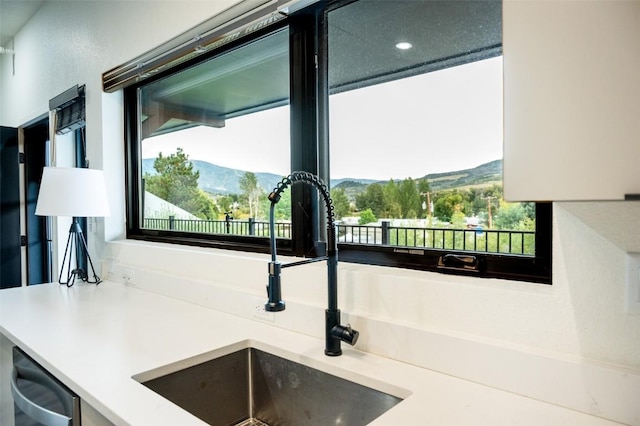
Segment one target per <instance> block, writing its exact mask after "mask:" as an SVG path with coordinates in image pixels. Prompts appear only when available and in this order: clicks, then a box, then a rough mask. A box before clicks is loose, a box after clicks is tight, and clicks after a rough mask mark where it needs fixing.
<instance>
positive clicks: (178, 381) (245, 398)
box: [134, 347, 402, 426]
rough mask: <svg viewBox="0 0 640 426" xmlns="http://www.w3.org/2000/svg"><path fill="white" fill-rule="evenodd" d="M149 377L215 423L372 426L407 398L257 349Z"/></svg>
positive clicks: (168, 395) (146, 383) (159, 389)
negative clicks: (371, 423) (368, 425)
mask: <svg viewBox="0 0 640 426" xmlns="http://www.w3.org/2000/svg"><path fill="white" fill-rule="evenodd" d="M145 376H146V377H148V376H149V375H148V374H142V375H139V377H137V378H136V379H137V380H138V381H140V382H141V383H142V384H143V385H144V386H146V387H148V388H149V389H151V390H153V391H154V392H156V393H158V394H160V395H161V396H163V397H164V398H166V399H168V400H170V401H172V402H173V403H174V404H176V405H178V406H180V407H181V408H183V409H185V410H187V411H188V412H190V413H191V414H193V415H195V416H196V417H198V418H200V419H201V420H203V421H205V422H207V423H208V424H210V425H215V426H217V425H220V426H240V425H242V426H245V425H246V426H250V425H252V426H254V425H255V426H264V425H267V426H280V425H296V426H297V425H303V424H304V425H310V426H313V425H349V426H358V425H366V424H368V423H370V422H371V421H373V420H374V419H375V418H377V417H379V416H380V415H382V414H383V413H384V412H386V411H387V410H389V409H390V408H392V407H393V406H395V405H396V404H398V403H399V402H401V401H402V399H401V398H399V397H396V396H393V395H390V394H388V393H385V392H382V391H379V390H375V389H372V388H370V387H367V386H363V385H361V384H358V383H355V382H352V381H350V380H345V379H343V378H341V377H338V376H335V375H332V374H329V373H325V372H323V371H320V370H317V369H314V368H311V367H308V366H305V365H304V364H300V363H297V362H294V361H290V360H288V359H285V358H282V357H280V356H276V355H273V354H271V353H269V352H265V351H263V350H260V349H256V348H254V347H247V348H243V349H240V350H236V351H234V352H232V353H228V354H225V355H222V356H219V357H216V358H214V359H211V360H208V361H203V362H200V363H198V364H196V365H192V366H189V367H186V368H182V369H180V370H178V371H174V372H171V373H167V374H164V375H161V376H160V377H155V378H152V379H145V378H144V377H145ZM134 378H135V377H134Z"/></svg>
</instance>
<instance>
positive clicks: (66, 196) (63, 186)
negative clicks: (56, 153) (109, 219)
mask: <svg viewBox="0 0 640 426" xmlns="http://www.w3.org/2000/svg"><path fill="white" fill-rule="evenodd" d="M109 214H110V212H109V204H108V202H107V185H106V184H105V179H104V173H103V171H102V170H94V169H83V168H65V167H45V168H44V170H43V172H42V182H41V183H40V192H39V193H38V203H37V204H36V215H38V216H75V217H104V216H109Z"/></svg>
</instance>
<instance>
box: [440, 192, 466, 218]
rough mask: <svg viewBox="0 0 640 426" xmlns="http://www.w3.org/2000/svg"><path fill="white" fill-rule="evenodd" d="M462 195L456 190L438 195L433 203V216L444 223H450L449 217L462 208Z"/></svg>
mask: <svg viewBox="0 0 640 426" xmlns="http://www.w3.org/2000/svg"><path fill="white" fill-rule="evenodd" d="M462 203H463V198H462V194H461V193H460V192H459V191H458V190H452V191H447V192H443V193H439V194H438V199H437V200H436V202H435V203H434V206H433V209H434V210H435V212H434V214H435V216H436V217H437V218H438V219H440V220H441V221H444V222H451V217H452V216H453V214H454V213H455V212H457V211H461V210H462V208H463V205H462Z"/></svg>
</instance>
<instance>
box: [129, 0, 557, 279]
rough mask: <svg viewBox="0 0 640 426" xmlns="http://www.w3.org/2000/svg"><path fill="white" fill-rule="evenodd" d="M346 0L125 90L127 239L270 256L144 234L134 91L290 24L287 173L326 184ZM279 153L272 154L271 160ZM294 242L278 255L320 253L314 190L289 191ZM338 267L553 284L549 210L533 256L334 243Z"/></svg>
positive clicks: (222, 243) (259, 245)
mask: <svg viewBox="0 0 640 426" xmlns="http://www.w3.org/2000/svg"><path fill="white" fill-rule="evenodd" d="M348 3H351V0H347V1H336V2H319V3H316V4H313V5H311V6H308V7H306V8H304V9H302V10H299V11H297V12H295V13H292V14H291V15H289V16H287V17H286V19H284V20H282V21H279V22H277V23H275V24H273V25H270V26H265V27H264V28H263V29H261V30H259V31H255V32H253V33H251V34H250V35H248V36H246V37H243V38H239V39H238V40H236V41H234V42H231V43H228V44H227V45H225V46H222V47H221V48H219V49H216V50H213V51H212V52H210V53H208V54H205V55H202V56H198V57H195V58H192V59H190V60H187V61H185V62H183V63H181V64H180V65H179V66H176V67H174V68H172V69H170V70H167V71H165V72H160V73H158V74H157V75H155V76H154V77H152V78H149V79H145V80H144V81H141V82H139V83H136V84H133V85H130V86H128V87H125V88H124V89H123V91H124V104H125V108H124V110H125V145H126V146H125V153H126V154H125V168H126V191H127V197H126V215H127V226H126V235H127V238H129V239H135V240H145V241H154V242H163V243H173V244H180V245H191V246H200V247H210V248H219V249H228V250H239V251H249V252H257V253H269V249H270V248H269V240H268V238H262V237H245V236H239V235H229V234H200V233H188V232H179V231H162V230H153V229H145V228H143V227H142V226H141V223H140V218H141V214H140V202H139V200H140V194H141V191H142V190H143V188H141V187H140V186H141V180H140V179H139V176H140V173H141V158H140V154H139V152H140V150H139V143H140V142H139V139H138V108H139V107H140V105H139V102H138V95H137V94H138V89H139V88H140V87H142V86H144V85H146V84H149V83H152V82H153V81H155V80H156V79H159V78H163V77H165V76H167V75H170V74H173V73H176V72H179V71H181V70H183V69H186V68H188V67H190V66H193V65H195V64H198V63H200V62H202V61H203V60H207V59H210V58H212V57H215V56H217V55H220V54H222V53H224V52H227V51H228V50H231V49H235V48H237V47H239V46H242V45H243V44H246V43H248V42H251V41H253V40H255V39H257V38H259V37H262V36H264V35H267V34H269V33H271V32H274V31H277V30H279V29H282V28H283V27H286V26H288V28H289V43H290V44H289V49H290V53H289V57H290V111H291V154H290V155H291V171H293V170H301V171H306V172H310V173H313V174H316V175H318V176H319V177H321V178H322V179H323V180H325V181H326V182H328V181H329V176H330V173H329V171H330V170H329V129H328V111H329V106H328V100H329V87H328V64H327V58H328V55H327V49H328V41H327V33H328V31H327V13H328V12H329V11H330V10H332V9H334V8H336V7H340V6H342V5H345V4H348ZM276 155H277V154H276ZM289 190H290V191H291V202H292V206H299V207H300V208H293V209H292V212H291V215H292V217H291V219H292V220H291V222H292V230H291V239H278V240H277V249H278V252H279V254H281V255H289V256H299V257H313V256H318V255H321V254H323V253H324V243H323V241H324V238H323V237H324V234H325V232H324V222H325V219H324V214H323V206H322V205H319V202H318V196H317V193H316V191H315V189H314V188H312V187H310V186H308V185H293V186H292V187H291V188H290V189H289ZM338 253H339V259H340V261H341V262H348V263H358V264H366V265H376V266H386V267H395V268H403V269H413V270H421V271H434V272H441V273H450V274H461V275H468V276H475V277H482V278H499V279H507V280H517V281H527V282H535V283H544V284H551V278H552V274H551V266H552V261H551V260H552V204H551V203H549V202H544V203H543V202H537V203H536V243H535V256H526V255H513V254H508V255H504V254H496V253H484V252H468V251H465V252H460V251H453V250H437V249H417V250H399V247H391V246H380V245H367V244H354V243H340V242H339V243H338ZM445 255H464V256H469V255H471V256H474V257H475V258H476V261H477V264H478V265H479V267H478V268H477V269H474V270H469V269H466V268H455V267H453V268H452V267H443V265H442V262H441V260H442V259H443V256H445Z"/></svg>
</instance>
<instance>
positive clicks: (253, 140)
mask: <svg viewBox="0 0 640 426" xmlns="http://www.w3.org/2000/svg"><path fill="white" fill-rule="evenodd" d="M329 108H330V118H329V122H330V146H331V160H330V161H331V178H332V179H338V178H346V177H351V178H363V179H380V180H387V179H404V178H408V177H411V178H414V179H415V178H419V177H422V176H424V175H426V174H429V173H439V172H447V171H455V170H461V169H466V168H470V167H475V166H478V165H480V164H483V163H486V162H489V161H493V160H496V159H499V158H502V58H501V57H498V58H493V59H488V60H484V61H479V62H475V63H472V64H467V65H463V66H459V67H454V68H448V69H446V70H442V71H435V72H431V73H429V74H423V75H420V76H415V77H410V78H405V79H402V80H396V81H393V82H389V83H384V84H379V85H376V86H370V87H367V88H364V89H358V90H352V91H349V92H344V93H341V94H337V95H333V96H331V98H330V106H329ZM177 147H181V148H183V149H184V151H185V152H186V153H187V154H188V155H189V158H190V159H191V160H204V161H209V162H211V163H214V164H217V165H220V166H225V167H230V168H236V169H240V170H249V171H253V172H270V173H275V174H279V175H283V176H284V175H288V174H289V173H290V172H291V170H290V165H289V109H288V107H280V108H274V109H271V110H267V111H262V112H260V113H255V114H250V115H245V116H242V117H239V118H235V119H231V120H227V122H226V125H225V127H224V128H221V129H214V128H207V127H197V128H193V129H189V130H184V131H181V132H176V133H172V134H168V135H162V136H156V137H153V138H149V139H146V140H145V141H143V143H142V157H143V158H155V157H157V155H158V153H159V152H162V153H163V154H164V155H169V154H171V153H174V152H175V151H176V148H177Z"/></svg>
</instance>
